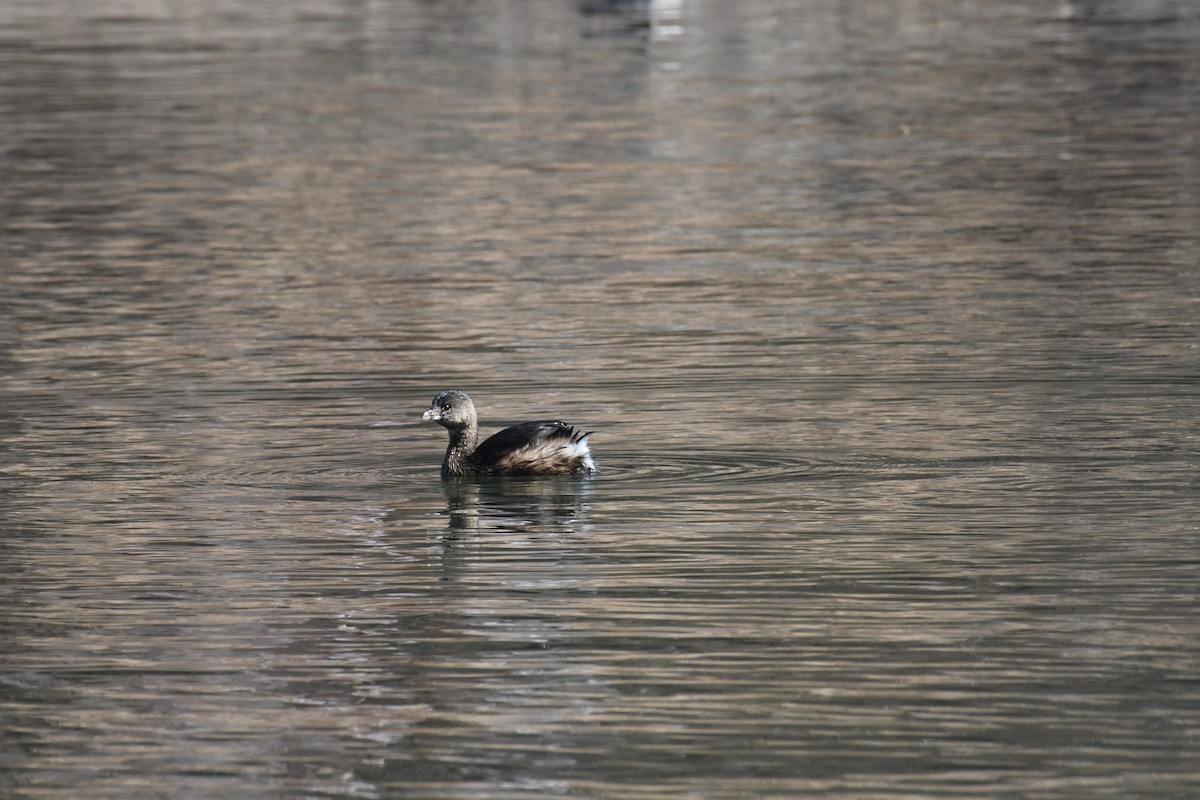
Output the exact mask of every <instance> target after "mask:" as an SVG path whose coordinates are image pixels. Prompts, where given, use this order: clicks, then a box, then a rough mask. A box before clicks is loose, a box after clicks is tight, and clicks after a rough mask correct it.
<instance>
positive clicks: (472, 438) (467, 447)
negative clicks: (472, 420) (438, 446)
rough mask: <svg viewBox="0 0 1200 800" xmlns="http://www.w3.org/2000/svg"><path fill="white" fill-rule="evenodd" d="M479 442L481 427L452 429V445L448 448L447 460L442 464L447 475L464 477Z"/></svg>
mask: <svg viewBox="0 0 1200 800" xmlns="http://www.w3.org/2000/svg"><path fill="white" fill-rule="evenodd" d="M478 441H479V426H478V425H468V426H467V427H465V428H460V429H458V430H453V429H451V431H450V444H449V445H448V446H447V447H446V459H445V460H444V461H443V462H442V473H443V474H445V475H464V474H466V473H467V472H469V470H468V469H467V464H468V462H469V461H470V459H471V454H472V453H474V452H475V445H476V443H477V442H478Z"/></svg>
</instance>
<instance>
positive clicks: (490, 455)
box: [423, 389, 596, 478]
mask: <svg viewBox="0 0 1200 800" xmlns="http://www.w3.org/2000/svg"><path fill="white" fill-rule="evenodd" d="M423 418H424V419H426V420H430V421H433V422H436V423H437V424H439V425H441V426H442V427H443V428H445V429H446V430H447V431H449V433H450V444H449V445H448V446H447V447H446V457H445V458H444V459H443V461H442V477H443V478H449V477H453V476H458V475H590V474H592V473H594V472H595V471H596V464H595V462H594V461H593V460H592V453H591V450H590V449H589V448H588V443H587V440H588V437H589V436H591V433H580V432H578V431H576V430H575V429H574V428H573V427H571V426H570V425H568V424H567V423H565V422H559V421H558V420H543V421H538V422H522V423H521V424H519V425H514V426H512V427H511V428H505V429H504V430H502V431H500V432H499V433H497V434H494V435H492V436H490V437H488V438H487V439H485V440H484V441H483V443H482V444H479V445H478V446H476V443H477V442H478V441H479V418H478V416H477V415H476V413H475V404H474V403H472V402H471V398H470V397H468V396H467V395H466V394H465V393H463V392H459V391H455V390H453V389H450V390H447V391H444V392H442V393H440V394H439V395H438V396H437V397H435V398H433V403H432V404H431V405H430V406H429V410H428V411H426V412H425V415H424V417H423Z"/></svg>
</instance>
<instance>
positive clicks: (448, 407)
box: [442, 403, 450, 414]
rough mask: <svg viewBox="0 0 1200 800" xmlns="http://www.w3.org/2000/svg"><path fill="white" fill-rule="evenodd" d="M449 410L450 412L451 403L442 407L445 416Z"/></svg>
mask: <svg viewBox="0 0 1200 800" xmlns="http://www.w3.org/2000/svg"><path fill="white" fill-rule="evenodd" d="M449 410H450V404H449V403H447V404H446V405H444V406H442V413H443V414H444V413H446V412H447V411H449Z"/></svg>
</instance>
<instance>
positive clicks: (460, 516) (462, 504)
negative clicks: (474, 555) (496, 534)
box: [443, 477, 594, 538]
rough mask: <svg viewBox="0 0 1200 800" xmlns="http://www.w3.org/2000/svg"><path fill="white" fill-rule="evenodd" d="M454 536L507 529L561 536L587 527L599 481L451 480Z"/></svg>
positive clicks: (449, 501)
mask: <svg viewBox="0 0 1200 800" xmlns="http://www.w3.org/2000/svg"><path fill="white" fill-rule="evenodd" d="M443 486H444V487H445V490H446V505H447V512H448V516H449V528H450V535H451V537H452V538H453V537H454V536H455V534H459V533H464V532H466V531H479V530H504V531H524V532H534V531H536V532H539V533H556V532H563V531H567V530H576V531H578V530H580V529H581V526H582V527H583V528H586V527H588V522H587V520H588V513H587V512H588V510H589V508H590V504H589V502H588V500H589V498H590V497H591V494H592V490H593V487H594V482H593V481H590V480H587V479H586V478H582V477H563V478H557V479H554V480H520V479H517V480H495V479H486V478H485V479H481V480H469V481H468V480H451V481H447V482H446V483H445V484H443Z"/></svg>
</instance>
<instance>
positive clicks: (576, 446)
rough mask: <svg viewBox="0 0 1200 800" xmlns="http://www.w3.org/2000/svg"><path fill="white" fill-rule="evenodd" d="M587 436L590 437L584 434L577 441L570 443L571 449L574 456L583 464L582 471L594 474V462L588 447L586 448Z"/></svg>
mask: <svg viewBox="0 0 1200 800" xmlns="http://www.w3.org/2000/svg"><path fill="white" fill-rule="evenodd" d="M589 436H591V434H590V433H588V434H585V435H583V436H581V437H579V438H578V439H577V440H575V441H573V442H571V449H572V451H573V452H574V454H575V456H576V457H577V458H578V459H579V460H580V461H582V462H583V468H584V469H586V470H587V471H588V472H595V471H596V462H595V461H593V460H592V450H591V448H590V447H588V441H587V440H588V437H589Z"/></svg>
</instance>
